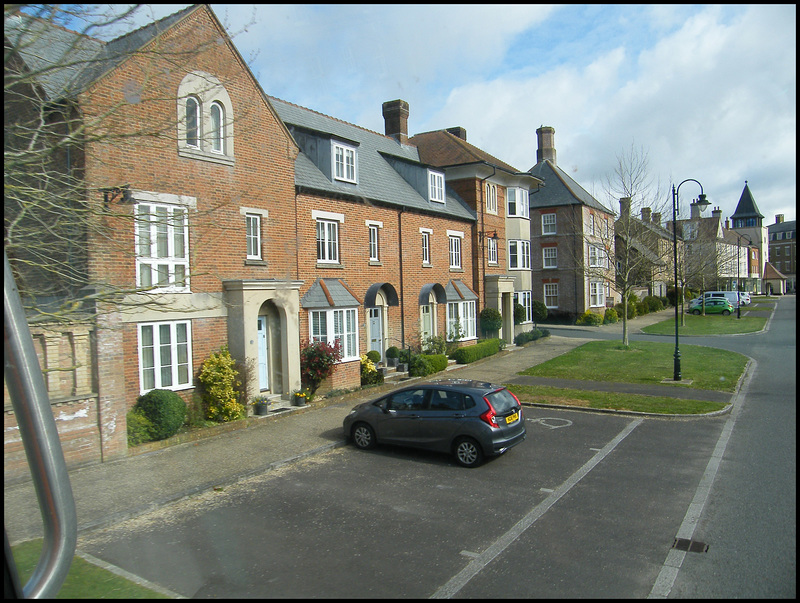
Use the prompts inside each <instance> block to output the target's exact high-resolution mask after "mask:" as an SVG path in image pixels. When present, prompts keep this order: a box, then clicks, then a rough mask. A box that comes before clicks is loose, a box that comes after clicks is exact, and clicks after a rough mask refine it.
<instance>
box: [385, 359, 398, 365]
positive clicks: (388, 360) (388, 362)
mask: <svg viewBox="0 0 800 603" xmlns="http://www.w3.org/2000/svg"><path fill="white" fill-rule="evenodd" d="M386 366H397V358H387V359H386Z"/></svg>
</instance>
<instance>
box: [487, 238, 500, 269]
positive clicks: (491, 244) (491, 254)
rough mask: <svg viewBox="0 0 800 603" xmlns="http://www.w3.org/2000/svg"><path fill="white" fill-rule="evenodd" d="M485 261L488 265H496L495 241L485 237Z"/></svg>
mask: <svg viewBox="0 0 800 603" xmlns="http://www.w3.org/2000/svg"><path fill="white" fill-rule="evenodd" d="M486 261H487V262H489V263H490V264H497V263H498V259H497V239H495V238H492V237H487V239H486Z"/></svg>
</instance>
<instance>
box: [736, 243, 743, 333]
mask: <svg viewBox="0 0 800 603" xmlns="http://www.w3.org/2000/svg"><path fill="white" fill-rule="evenodd" d="M741 264H742V237H741V236H738V235H737V237H736V318H737V319H739V318H741V317H742V295H741V294H740V293H739V280H740V279H741V278H742V277H741V268H740V267H741Z"/></svg>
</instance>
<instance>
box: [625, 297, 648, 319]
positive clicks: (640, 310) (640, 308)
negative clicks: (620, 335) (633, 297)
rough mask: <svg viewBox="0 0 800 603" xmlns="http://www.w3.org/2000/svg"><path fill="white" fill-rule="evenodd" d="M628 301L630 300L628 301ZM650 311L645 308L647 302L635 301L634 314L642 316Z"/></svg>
mask: <svg viewBox="0 0 800 603" xmlns="http://www.w3.org/2000/svg"><path fill="white" fill-rule="evenodd" d="M628 303H630V302H628ZM649 312H650V311H649V310H648V309H647V304H645V303H644V302H642V301H637V302H636V316H644V315H645V314H648V313H649Z"/></svg>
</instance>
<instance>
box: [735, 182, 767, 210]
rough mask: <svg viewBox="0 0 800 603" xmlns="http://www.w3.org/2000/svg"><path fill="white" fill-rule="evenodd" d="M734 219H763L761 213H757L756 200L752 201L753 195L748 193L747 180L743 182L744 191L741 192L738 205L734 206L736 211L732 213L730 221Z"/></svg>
mask: <svg viewBox="0 0 800 603" xmlns="http://www.w3.org/2000/svg"><path fill="white" fill-rule="evenodd" d="M734 218H761V219H763V218H764V216H762V215H761V212H760V211H758V206H757V205H756V200H755V199H753V193H751V192H750V188H749V187H748V186H747V180H745V181H744V190H743V191H742V196H741V197H739V204H738V205H737V206H736V211H735V212H733V215H732V216H731V220H733V219H734Z"/></svg>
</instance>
